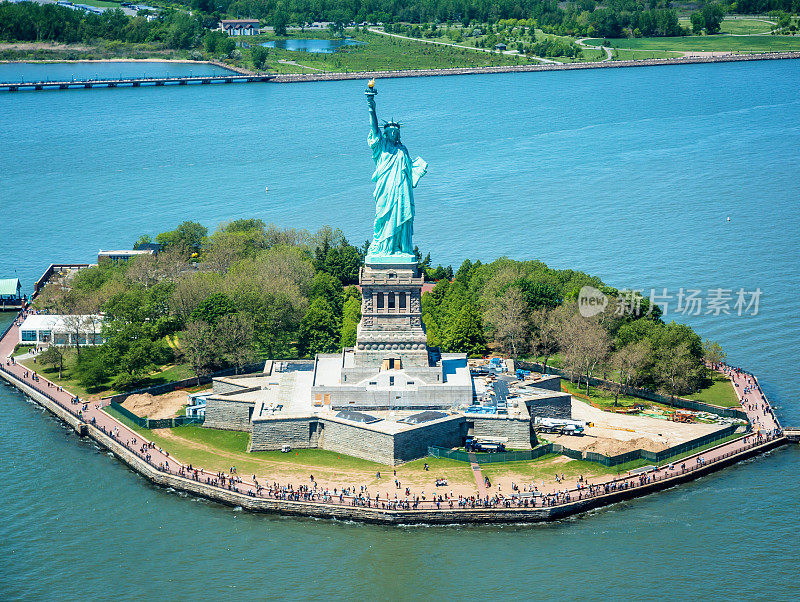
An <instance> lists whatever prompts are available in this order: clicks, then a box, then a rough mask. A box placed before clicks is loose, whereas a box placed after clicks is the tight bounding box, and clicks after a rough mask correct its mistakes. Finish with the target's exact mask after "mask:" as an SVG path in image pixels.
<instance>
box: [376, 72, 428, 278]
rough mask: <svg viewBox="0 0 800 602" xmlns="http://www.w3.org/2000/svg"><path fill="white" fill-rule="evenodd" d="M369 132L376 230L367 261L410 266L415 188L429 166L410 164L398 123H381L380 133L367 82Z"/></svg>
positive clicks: (412, 248) (421, 162)
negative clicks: (408, 264) (372, 163)
mask: <svg viewBox="0 0 800 602" xmlns="http://www.w3.org/2000/svg"><path fill="white" fill-rule="evenodd" d="M368 86H369V87H368V88H367V91H366V92H365V94H366V95H367V105H368V106H369V116H370V131H369V135H368V136H367V143H368V144H369V146H370V148H371V149H372V160H373V161H375V173H373V174H372V181H373V182H375V192H374V193H373V196H374V197H375V230H374V234H373V237H372V244H371V245H370V246H369V253H368V254H367V261H370V260H371V259H372V263H412V262H414V261H415V258H414V245H413V243H412V242H411V238H412V236H413V234H414V188H415V187H416V185H417V182H419V179H420V178H421V177H422V176H424V175H425V172H426V171H427V169H428V164H427V163H425V161H423V160H422V159H421V158H420V157H417V158H416V159H414V161H413V162H412V161H411V157H410V156H409V154H408V149H406V147H405V146H404V145H403V143H402V142H400V123H398V122H396V121H394V120H392V121H388V122H384V123H383V131H381V127H379V125H378V117H377V115H376V114H375V95H376V94H377V93H378V91H377V90H376V89H375V80H374V79H373V80H372V81H370V82H369V84H368Z"/></svg>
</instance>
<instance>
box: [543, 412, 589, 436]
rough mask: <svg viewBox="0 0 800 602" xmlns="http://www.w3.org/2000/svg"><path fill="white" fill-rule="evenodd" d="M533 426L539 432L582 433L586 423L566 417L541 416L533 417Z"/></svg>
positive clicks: (557, 433)
mask: <svg viewBox="0 0 800 602" xmlns="http://www.w3.org/2000/svg"><path fill="white" fill-rule="evenodd" d="M533 428H534V430H536V431H537V432H539V433H553V434H556V435H583V433H584V431H585V428H586V423H585V422H583V421H581V420H568V419H566V418H541V417H539V416H537V417H536V418H534V419H533Z"/></svg>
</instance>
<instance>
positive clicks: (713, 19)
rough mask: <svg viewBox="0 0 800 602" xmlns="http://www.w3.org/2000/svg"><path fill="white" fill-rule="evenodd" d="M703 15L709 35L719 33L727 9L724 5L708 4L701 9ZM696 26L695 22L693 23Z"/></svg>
mask: <svg viewBox="0 0 800 602" xmlns="http://www.w3.org/2000/svg"><path fill="white" fill-rule="evenodd" d="M700 12H701V13H702V15H703V24H704V25H705V28H706V33H707V34H709V35H712V34H715V33H719V31H720V27H721V25H722V20H723V19H724V18H725V11H724V10H723V9H722V6H720V5H719V4H717V3H716V2H714V3H709V4H706V5H705V6H704V7H703V8H702V9H701V11H700ZM692 27H694V24H693V25H692Z"/></svg>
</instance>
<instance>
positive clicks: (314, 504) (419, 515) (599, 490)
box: [0, 322, 789, 525]
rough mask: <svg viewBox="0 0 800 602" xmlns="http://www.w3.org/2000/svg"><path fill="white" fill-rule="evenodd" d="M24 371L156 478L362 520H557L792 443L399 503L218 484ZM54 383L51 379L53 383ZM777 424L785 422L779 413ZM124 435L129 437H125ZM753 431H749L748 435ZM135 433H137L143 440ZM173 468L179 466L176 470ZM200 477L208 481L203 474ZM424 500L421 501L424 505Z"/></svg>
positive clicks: (268, 505)
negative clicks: (571, 485) (568, 482)
mask: <svg viewBox="0 0 800 602" xmlns="http://www.w3.org/2000/svg"><path fill="white" fill-rule="evenodd" d="M14 326H15V324H14V323H13V322H12V324H11V325H9V327H8V329H7V330H6V332H4V333H3V334H2V336H0V345H2V346H3V347H8V343H9V342H13V339H14V338H15V337H14V334H15V333H14V330H15V328H14ZM9 335H11V336H9ZM8 348H9V349H10V348H11V347H8ZM15 372H19V374H15ZM22 372H23V371H22V370H21V369H18V365H16V364H13V363H11V364H9V363H8V362H5V363H4V364H0V378H3V379H4V380H5V381H7V382H8V383H9V384H11V385H12V386H14V387H16V388H17V389H18V390H20V391H21V392H22V393H23V394H24V395H26V396H27V397H28V398H29V399H31V400H33V401H35V402H36V403H38V404H39V405H40V406H42V407H43V408H45V409H46V410H48V411H49V412H51V413H52V414H54V415H55V416H56V417H57V418H59V419H60V420H61V421H63V422H64V423H66V424H67V425H68V426H69V427H70V428H71V429H72V430H74V431H75V432H76V433H77V434H78V435H79V436H81V437H89V438H91V439H92V440H94V441H95V442H96V443H97V444H98V445H100V446H101V447H102V448H104V449H106V450H108V451H110V452H111V453H112V454H114V456H116V457H117V458H118V459H119V460H121V461H122V462H123V463H125V464H126V465H127V466H128V467H129V468H130V469H131V470H133V471H135V472H137V473H139V474H140V475H141V476H142V477H144V478H145V479H147V480H148V481H150V482H151V483H153V484H155V485H159V486H161V487H165V488H172V489H174V490H177V491H183V492H186V493H189V494H192V495H195V496H198V497H202V498H205V499H209V500H212V501H215V502H218V503H221V504H224V505H227V506H232V507H240V508H242V509H245V510H248V511H251V512H261V513H270V514H281V515H290V516H305V517H313V518H326V519H341V520H352V521H357V522H365V523H378V524H391V525H409V524H426V525H453V524H486V523H520V524H525V523H539V522H549V521H554V520H560V519H562V518H566V517H569V516H574V515H580V514H584V513H586V512H588V511H590V510H593V509H596V508H601V507H604V506H609V505H611V504H616V503H619V502H622V501H627V500H631V499H634V498H637V497H642V496H645V495H649V494H651V493H655V492H658V491H661V490H663V489H667V488H670V487H673V486H675V485H679V484H682V483H686V482H689V481H692V480H694V479H697V478H699V477H701V476H705V475H708V474H711V473H713V472H716V471H718V470H722V469H724V468H727V467H728V466H731V465H733V464H736V463H738V462H740V461H742V460H745V459H748V458H751V457H754V456H757V455H761V454H763V453H765V452H768V451H770V450H772V449H775V448H777V447H780V446H782V445H785V444H787V443H789V440H788V439H787V437H786V436H785V435H784V434H783V433H782V432H781V431H778V432H777V433H776V434H775V435H773V436H766V437H762V436H761V435H754V434H752V433H750V434H746V435H744V436H743V437H740V438H738V439H736V440H734V441H729V442H726V443H722V444H720V445H717V446H714V447H711V448H708V449H704V450H702V451H700V452H697V453H695V454H692V455H690V456H687V457H685V458H682V459H681V460H679V462H681V465H680V466H678V465H673V464H670V465H669V466H662V467H657V468H653V469H650V470H649V471H647V472H646V473H642V472H640V473H637V474H630V473H629V474H627V475H620V476H618V477H617V478H614V479H613V480H612V481H607V482H606V483H605V487H603V485H602V484H601V485H597V486H596V488H595V489H594V490H591V489H589V490H587V489H575V490H569V491H567V490H565V493H566V494H568V495H567V496H566V497H565V498H562V499H558V498H557V496H556V499H555V500H550V499H549V498H545V497H540V498H538V499H537V498H535V497H526V498H525V499H524V504H523V499H522V498H521V497H520V498H517V499H514V498H506V499H504V500H502V501H501V502H499V503H491V504H489V503H488V497H487V500H486V502H487V503H484V502H483V501H482V500H481V499H480V498H479V501H478V503H477V504H476V503H473V504H472V505H471V506H470V505H469V504H466V505H463V506H462V505H461V504H459V505H458V506H453V505H452V503H451V504H450V505H449V507H448V503H447V502H444V503H442V502H441V501H440V502H439V503H437V502H435V501H433V500H431V501H429V502H425V501H424V500H423V502H422V503H421V504H419V503H415V504H413V505H411V504H408V503H404V504H400V505H398V504H397V502H395V503H394V504H393V503H392V502H391V500H389V499H388V497H387V498H385V499H382V500H380V501H379V500H378V499H377V498H375V499H374V501H371V500H370V499H369V498H367V499H366V501H365V500H364V499H362V498H361V497H360V496H359V497H355V496H354V495H348V496H347V497H345V496H344V494H342V495H341V496H338V501H337V496H335V495H334V496H329V495H327V494H326V495H325V496H324V497H323V496H322V495H320V494H316V493H315V494H314V495H313V496H311V497H310V498H309V497H308V496H305V497H300V495H299V490H294V489H289V490H287V489H286V488H282V489H281V488H279V489H275V490H273V489H267V488H259V487H254V485H253V484H252V483H248V482H245V481H241V480H239V481H238V482H234V483H233V484H231V483H230V482H229V483H228V484H227V487H226V486H225V483H224V481H223V485H222V486H220V485H219V484H218V483H216V482H212V480H211V478H210V476H211V475H210V473H205V472H203V473H202V477H201V475H199V474H198V471H197V470H193V469H192V468H191V466H184V465H183V464H181V463H180V461H179V460H177V459H175V458H173V457H171V456H170V455H169V454H168V453H166V450H164V451H163V452H162V450H161V449H160V448H158V449H157V450H156V448H155V447H153V448H149V447H148V448H147V449H146V450H145V449H143V445H144V444H145V443H149V442H147V440H146V439H145V438H144V437H143V436H142V435H140V434H138V433H135V432H134V431H132V430H130V429H129V428H128V427H127V426H126V425H124V424H123V423H121V422H119V421H118V420H116V419H115V418H114V417H113V416H111V415H109V414H107V413H105V412H102V411H99V410H98V411H92V410H89V412H88V415H92V414H93V416H92V418H91V420H90V421H89V419H88V415H84V414H83V411H86V410H87V406H88V404H87V403H84V405H83V410H80V409H79V408H80V404H77V405H76V404H75V402H74V399H72V397H73V396H72V395H71V394H69V392H68V391H63V392H60V391H59V390H58V388H56V389H55V390H53V389H52V388H51V391H52V394H51V393H48V392H47V391H46V388H45V387H44V383H48V381H47V380H46V379H41V381H42V384H41V385H37V384H35V383H37V382H40V380H39V379H37V380H33V381H32V382H28V379H27V378H26V377H25V374H23V373H22ZM50 386H51V387H52V385H50ZM759 390H760V389H759ZM59 394H60V395H59ZM737 394H738V391H737ZM59 396H60V397H63V398H64V400H63V401H59V400H58V399H57V398H58V397H59ZM739 397H740V400H743V399H744V398H743V397H742V396H739ZM67 400H70V402H71V403H67ZM766 403H768V402H766ZM98 407H99V406H98ZM98 418H99V419H100V420H98ZM775 424H776V425H777V426H778V427H779V426H780V425H779V424H778V423H777V420H776V421H775ZM125 437H128V440H127V441H126V440H125ZM748 438H749V439H750V442H749V443H748V441H747V440H748ZM139 439H141V440H139ZM137 440H139V441H138V443H137ZM741 444H743V445H741ZM137 447H138V449H137ZM151 452H152V456H153V457H152V458H151V455H150V454H151ZM707 459H708V460H707ZM170 463H171V465H172V466H170ZM165 464H166V465H165ZM687 465H688V466H687ZM176 468H177V470H175V469H176ZM187 468H188V470H187ZM192 475H193V476H192ZM201 478H203V479H205V480H206V482H203V481H202V480H201ZM254 489H255V491H254ZM529 500H530V503H529ZM381 502H382V503H381ZM420 505H421V506H422V507H419V506H420ZM426 506H427V507H426Z"/></svg>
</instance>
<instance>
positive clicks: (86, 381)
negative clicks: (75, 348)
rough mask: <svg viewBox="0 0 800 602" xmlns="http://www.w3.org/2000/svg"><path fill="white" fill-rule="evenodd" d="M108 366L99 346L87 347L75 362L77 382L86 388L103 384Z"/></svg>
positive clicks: (108, 370)
mask: <svg viewBox="0 0 800 602" xmlns="http://www.w3.org/2000/svg"><path fill="white" fill-rule="evenodd" d="M110 368H111V364H110V363H109V362H108V361H107V359H106V356H105V354H104V350H103V348H101V347H87V348H86V349H84V351H83V353H81V356H80V358H78V360H77V362H76V364H75V372H76V373H77V376H78V382H79V383H80V384H81V386H82V387H84V388H86V389H88V390H92V389H96V388H98V387H100V386H101V385H103V384H104V383H105V382H106V381H107V380H108V378H109V374H110V372H111V370H110Z"/></svg>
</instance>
